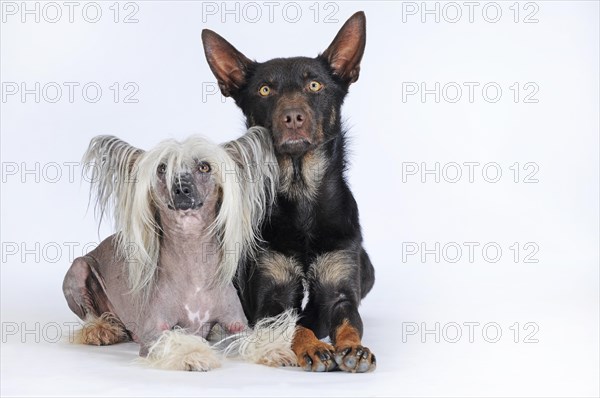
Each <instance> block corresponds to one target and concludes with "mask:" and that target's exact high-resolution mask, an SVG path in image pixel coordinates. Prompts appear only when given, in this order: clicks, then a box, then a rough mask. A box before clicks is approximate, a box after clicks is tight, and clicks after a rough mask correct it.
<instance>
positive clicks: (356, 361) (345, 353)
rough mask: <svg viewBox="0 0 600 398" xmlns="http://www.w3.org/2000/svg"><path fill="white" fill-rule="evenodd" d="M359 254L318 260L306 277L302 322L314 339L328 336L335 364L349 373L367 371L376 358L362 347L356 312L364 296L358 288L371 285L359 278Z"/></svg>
mask: <svg viewBox="0 0 600 398" xmlns="http://www.w3.org/2000/svg"><path fill="white" fill-rule="evenodd" d="M361 254H362V253H356V251H352V250H348V251H334V252H330V253H327V254H325V255H322V256H319V257H317V259H316V260H315V261H314V263H313V264H312V266H311V272H310V275H309V283H310V291H309V303H308V305H307V307H306V309H305V311H304V313H305V314H306V317H305V318H304V321H301V322H304V325H306V326H307V327H309V328H311V329H312V330H314V331H315V333H316V337H318V338H322V337H325V336H326V335H329V336H330V338H331V342H332V344H333V347H334V353H333V355H334V358H335V361H336V363H337V365H338V366H339V368H340V369H342V370H345V371H348V372H367V371H370V370H373V369H375V366H376V362H375V356H374V355H373V354H372V353H371V351H370V350H369V349H368V348H366V347H364V346H363V345H362V344H361V338H362V334H363V323H362V320H361V317H360V314H359V313H358V305H359V303H360V299H361V297H362V296H363V294H361V287H362V286H365V285H366V286H368V287H369V288H370V286H369V285H371V286H372V283H369V282H368V281H367V282H365V281H364V280H363V279H364V278H361V271H362V264H361V262H360V261H361ZM368 265H370V263H369V264H368ZM363 276H365V275H363ZM366 277H367V278H370V277H372V275H367V276H366Z"/></svg>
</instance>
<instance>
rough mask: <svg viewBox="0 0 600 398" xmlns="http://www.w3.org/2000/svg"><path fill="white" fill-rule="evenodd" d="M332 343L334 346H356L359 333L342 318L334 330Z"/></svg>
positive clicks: (358, 342)
mask: <svg viewBox="0 0 600 398" xmlns="http://www.w3.org/2000/svg"><path fill="white" fill-rule="evenodd" d="M333 341H334V344H335V346H336V347H350V346H358V345H361V344H360V334H359V333H358V330H356V328H355V327H354V326H352V325H350V322H348V320H347V319H344V321H343V322H342V324H341V325H340V326H338V328H337V329H336V331H335V338H334V340H333Z"/></svg>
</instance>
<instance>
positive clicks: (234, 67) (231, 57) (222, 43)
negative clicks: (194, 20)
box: [202, 29, 253, 97]
mask: <svg viewBox="0 0 600 398" xmlns="http://www.w3.org/2000/svg"><path fill="white" fill-rule="evenodd" d="M202 44H203V45H204V54H205V55H206V60H207V61H208V65H209V66H210V69H211V70H212V72H213V74H214V75H215V77H216V78H217V82H218V83H219V88H220V89H221V93H223V95H224V96H225V97H229V96H231V95H232V94H234V93H235V92H236V91H237V90H239V89H240V87H242V86H243V84H244V82H245V81H246V74H247V72H248V68H249V67H250V65H252V64H253V62H252V61H251V60H250V59H248V58H246V56H245V55H244V54H242V53H241V52H239V51H238V50H237V49H236V48H235V47H234V46H232V45H231V44H229V42H228V41H227V40H225V39H224V38H222V37H221V36H219V35H218V34H217V33H215V32H213V31H212V30H209V29H204V30H203V31H202Z"/></svg>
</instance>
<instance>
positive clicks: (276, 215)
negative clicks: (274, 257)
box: [203, 13, 375, 338]
mask: <svg viewBox="0 0 600 398" xmlns="http://www.w3.org/2000/svg"><path fill="white" fill-rule="evenodd" d="M364 30H365V27H364V14H362V13H357V14H355V16H353V17H352V18H351V19H350V20H349V21H348V22H347V23H346V25H344V27H343V28H342V30H340V33H339V34H338V36H337V37H336V39H334V41H333V42H332V44H331V45H330V46H329V48H328V49H327V50H326V51H325V52H324V53H323V54H321V55H319V56H317V57H316V58H306V57H295V58H277V59H273V60H270V61H267V62H262V63H259V62H255V61H250V60H249V59H248V58H246V57H245V56H244V55H243V54H241V53H240V52H239V51H237V50H236V49H235V48H233V46H231V45H230V44H229V43H227V42H226V41H225V40H224V39H223V38H221V37H220V36H218V35H217V34H216V33H214V32H212V31H207V30H205V31H204V32H203V41H204V46H205V51H206V56H207V60H208V62H209V65H210V66H211V69H212V71H213V72H214V73H215V76H216V77H217V79H218V81H219V85H220V87H221V90H222V92H223V94H224V95H227V96H231V97H232V98H233V99H234V100H235V102H236V104H237V105H238V106H239V107H240V108H241V110H242V111H243V113H244V115H245V116H246V119H247V125H248V126H251V125H261V126H264V127H267V128H268V129H269V130H270V131H271V132H272V134H273V140H274V144H275V148H276V153H277V158H278V160H279V165H280V168H281V172H282V177H281V180H282V184H281V185H282V188H281V190H280V193H279V194H278V197H277V202H276V204H275V206H274V207H273V209H272V211H271V215H270V217H269V218H268V219H267V220H266V221H265V222H264V225H263V226H262V236H263V239H264V240H265V242H266V243H265V249H266V250H267V253H266V254H265V255H267V256H268V255H271V254H272V252H275V253H279V254H283V255H284V256H285V257H288V258H292V259H293V260H294V261H293V262H294V264H295V267H298V269H297V270H296V271H298V272H292V271H291V270H290V268H289V267H287V268H286V267H284V266H283V265H282V266H281V269H279V270H278V271H279V272H281V275H286V277H285V278H282V277H281V275H280V277H279V278H274V277H273V276H272V275H271V274H270V273H269V272H266V271H265V270H264V269H261V261H258V263H256V262H253V261H247V262H246V264H245V265H244V266H243V267H242V268H241V271H240V275H239V282H238V284H239V286H238V287H239V293H240V298H241V300H242V303H243V306H244V309H245V311H246V315H247V316H248V319H249V320H250V322H251V323H253V322H256V321H257V320H259V319H261V318H263V317H267V316H273V315H277V314H279V313H281V312H282V311H283V310H284V309H287V308H296V309H298V310H300V307H301V302H302V297H303V281H304V283H308V289H309V301H308V304H307V306H306V308H305V309H304V311H303V312H302V315H303V316H302V318H301V321H300V323H301V325H303V326H305V327H308V328H309V329H311V330H313V332H314V333H315V334H316V336H317V337H318V338H323V337H325V336H327V335H330V336H331V337H332V338H334V337H335V330H336V328H337V327H339V326H340V325H341V323H342V322H343V321H344V320H348V321H349V323H350V324H351V325H352V326H354V327H355V328H356V329H357V330H358V331H359V333H360V334H361V335H362V321H361V318H360V315H359V314H358V309H357V308H358V305H359V303H360V301H361V299H362V298H364V297H365V296H366V294H367V293H368V292H369V291H370V290H371V288H372V287H373V283H374V279H375V277H374V269H373V266H372V264H371V261H370V260H369V256H368V255H367V253H366V251H365V250H364V249H363V247H362V234H361V228H360V224H359V215H358V208H357V205H356V201H355V200H354V197H353V196H352V193H351V191H350V189H349V187H348V184H347V182H346V179H345V176H344V173H345V169H346V155H345V154H346V148H345V145H346V143H345V134H344V131H343V129H342V123H341V107H342V104H343V102H344V98H345V96H346V94H347V93H348V88H349V86H350V84H351V83H353V82H354V81H356V80H357V79H358V73H359V65H360V60H361V57H362V52H363V50H364V44H365V32H364ZM345 61H347V62H345ZM315 81H316V82H318V83H320V84H321V85H322V88H321V89H320V90H319V91H317V92H313V91H311V89H310V87H312V86H310V85H311V84H313V83H312V82H315ZM264 85H267V86H268V88H269V94H268V95H266V96H263V95H261V94H260V93H259V90H261V87H262V86H264ZM290 115H291V116H292V117H291V119H290ZM290 120H291V121H290ZM294 123H296V124H294ZM290 126H291V127H290ZM338 251H343V253H344V256H345V257H344V256H342V257H343V258H348V259H349V260H348V264H347V265H344V266H343V267H342V268H341V269H343V272H341V271H340V272H337V273H335V272H332V274H331V275H332V276H334V277H333V278H332V277H328V278H322V277H319V275H321V274H320V273H319V272H317V271H315V270H311V267H315V262H316V260H317V258H319V256H324V255H326V254H327V253H335V252H338ZM321 258H323V257H321ZM344 264H345V263H344ZM337 274H339V275H340V277H339V278H338V277H335V276H336V275H337ZM278 275H279V274H278Z"/></svg>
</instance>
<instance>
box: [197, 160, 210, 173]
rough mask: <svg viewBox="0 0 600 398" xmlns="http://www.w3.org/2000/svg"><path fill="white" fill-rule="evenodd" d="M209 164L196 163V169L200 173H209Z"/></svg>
mask: <svg viewBox="0 0 600 398" xmlns="http://www.w3.org/2000/svg"><path fill="white" fill-rule="evenodd" d="M210 170H211V169H210V164H208V163H207V162H200V164H199V165H198V171H199V172H201V173H210Z"/></svg>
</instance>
